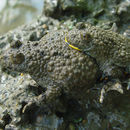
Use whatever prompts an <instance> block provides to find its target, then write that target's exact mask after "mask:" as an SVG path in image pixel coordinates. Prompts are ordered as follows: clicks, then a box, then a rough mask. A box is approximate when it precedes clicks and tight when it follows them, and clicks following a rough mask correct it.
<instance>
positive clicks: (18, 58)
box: [10, 53, 25, 64]
mask: <svg viewBox="0 0 130 130" xmlns="http://www.w3.org/2000/svg"><path fill="white" fill-rule="evenodd" d="M10 60H11V62H12V63H13V64H21V63H23V62H24V60H25V57H24V54H22V53H16V54H12V55H11V56H10Z"/></svg>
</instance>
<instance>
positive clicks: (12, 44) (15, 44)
mask: <svg viewBox="0 0 130 130" xmlns="http://www.w3.org/2000/svg"><path fill="white" fill-rule="evenodd" d="M21 45H22V42H21V41H19V40H17V41H13V42H12V43H11V44H10V47H11V48H19V47H20V46H21Z"/></svg>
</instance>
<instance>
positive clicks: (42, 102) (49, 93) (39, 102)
mask: <svg viewBox="0 0 130 130" xmlns="http://www.w3.org/2000/svg"><path fill="white" fill-rule="evenodd" d="M61 93H62V89H61V87H60V86H57V85H53V86H48V87H47V90H46V91H45V92H44V93H42V94H40V95H39V96H38V97H37V98H36V99H35V100H33V101H32V102H29V103H28V104H26V105H25V106H24V107H23V109H22V113H26V112H27V111H30V109H31V108H34V107H42V106H44V107H46V106H48V105H50V104H52V103H53V102H54V101H55V100H56V99H57V98H58V97H59V96H60V95H61ZM54 104H55V103H54Z"/></svg>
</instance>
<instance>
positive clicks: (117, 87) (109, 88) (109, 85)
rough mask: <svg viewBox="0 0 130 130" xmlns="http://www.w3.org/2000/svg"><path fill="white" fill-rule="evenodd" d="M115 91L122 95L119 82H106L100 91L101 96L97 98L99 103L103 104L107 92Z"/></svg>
mask: <svg viewBox="0 0 130 130" xmlns="http://www.w3.org/2000/svg"><path fill="white" fill-rule="evenodd" d="M113 90H114V91H117V92H119V93H121V94H123V89H122V85H121V83H120V82H119V81H116V82H111V81H110V82H108V83H107V84H106V85H104V86H103V88H102V89H101V94H100V98H99V102H100V103H103V100H104V97H105V95H106V94H107V93H108V92H109V91H113Z"/></svg>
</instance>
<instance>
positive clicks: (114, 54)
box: [1, 24, 130, 100]
mask: <svg viewBox="0 0 130 130" xmlns="http://www.w3.org/2000/svg"><path fill="white" fill-rule="evenodd" d="M65 37H66V39H67V41H68V43H69V44H72V45H74V46H76V47H78V48H79V49H81V51H78V50H75V49H73V48H71V47H70V46H68V45H67V44H66V42H65ZM15 44H18V43H17V42H16V43H15ZM15 44H12V43H11V47H10V48H8V49H7V51H6V52H4V53H3V54H2V55H1V65H2V66H3V67H4V68H8V69H10V70H12V71H18V72H22V73H28V74H30V75H31V77H32V78H33V79H34V80H35V81H36V82H37V83H38V84H39V85H41V86H43V87H45V88H47V91H46V92H45V95H46V100H47V98H48V99H50V100H51V99H53V98H54V97H55V96H58V95H60V94H61V91H64V92H66V93H68V92H71V91H73V90H74V89H75V88H77V87H78V88H79V87H81V88H83V87H85V88H90V87H93V85H94V83H95V81H96V79H97V77H98V76H99V69H101V70H102V71H105V68H108V67H110V66H114V65H115V66H120V67H129V63H130V55H129V52H130V48H129V47H130V42H129V39H127V38H126V37H124V36H122V35H119V34H117V33H114V32H112V31H107V30H102V29H100V28H97V27H94V26H91V25H89V24H86V25H84V26H81V25H80V24H79V25H77V28H74V29H73V30H71V31H67V30H59V31H53V32H49V33H48V34H46V35H45V36H44V37H43V38H42V39H41V40H40V41H38V42H28V43H24V44H20V45H15ZM116 72H117V71H116Z"/></svg>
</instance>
